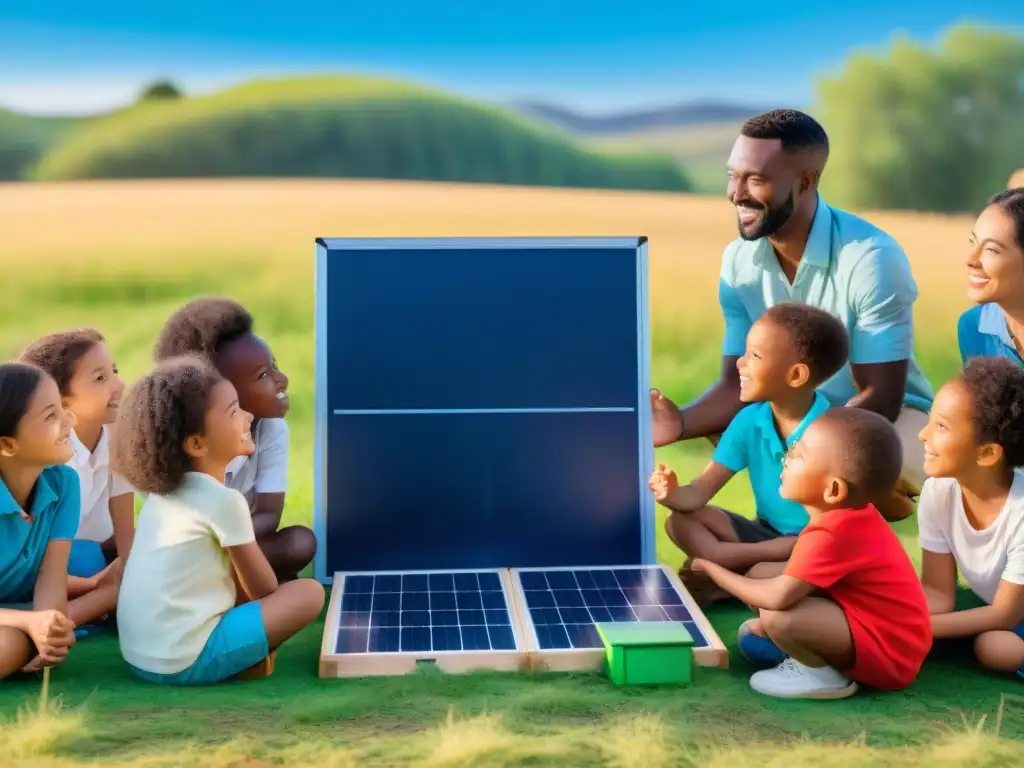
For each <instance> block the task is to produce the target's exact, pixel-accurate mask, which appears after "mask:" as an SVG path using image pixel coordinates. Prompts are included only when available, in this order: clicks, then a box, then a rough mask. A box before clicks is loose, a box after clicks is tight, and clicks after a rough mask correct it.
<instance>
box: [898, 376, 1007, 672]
mask: <svg viewBox="0 0 1024 768" xmlns="http://www.w3.org/2000/svg"><path fill="white" fill-rule="evenodd" d="M921 440H922V441H923V443H924V470H925V473H926V474H927V475H928V480H926V481H925V484H924V487H923V488H922V490H921V501H920V503H919V504H918V507H917V524H918V532H919V538H920V542H921V550H922V563H921V566H922V568H921V582H922V584H923V585H924V590H925V595H926V596H927V598H928V608H929V610H930V612H931V615H932V618H931V621H932V634H933V635H934V636H935V637H936V639H940V640H942V639H953V638H973V641H974V652H975V655H976V656H977V658H978V661H979V662H980V663H981V665H982V666H984V667H987V668H988V669H992V670H995V671H997V672H1005V673H1008V674H1013V673H1014V672H1016V673H1017V674H1018V675H1020V676H1021V677H1024V472H1021V470H1020V467H1022V466H1024V368H1021V367H1020V366H1019V365H1017V364H1016V363H1015V362H1013V361H1012V360H1010V359H1008V358H1006V357H975V358H973V359H972V360H971V361H970V362H969V363H968V364H967V366H966V367H965V368H964V371H963V375H961V376H959V377H957V378H955V379H953V380H952V381H950V382H948V383H947V384H946V385H945V386H944V387H943V388H942V389H940V390H939V392H938V394H936V396H935V404H934V405H933V406H932V411H931V415H930V417H929V420H928V425H927V426H926V427H925V428H924V429H923V430H922V431H921ZM957 569H959V570H960V572H961V573H962V574H963V576H964V579H965V580H966V581H967V584H968V585H969V586H970V587H971V589H972V590H973V591H974V593H975V594H976V595H977V596H978V597H979V598H980V599H981V600H982V601H983V602H984V605H982V606H981V607H978V608H971V609H968V610H963V611H957V610H956V609H955V598H956V584H957Z"/></svg>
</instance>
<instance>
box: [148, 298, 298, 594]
mask: <svg viewBox="0 0 1024 768" xmlns="http://www.w3.org/2000/svg"><path fill="white" fill-rule="evenodd" d="M179 355H191V356H196V357H201V358H203V359H205V360H207V361H209V362H210V363H211V364H212V365H213V366H214V367H216V368H217V370H218V371H219V372H220V374H221V375H222V376H223V377H224V378H226V379H227V380H228V381H230V382H231V383H232V385H233V386H234V387H235V390H236V391H237V392H238V402H239V407H240V408H242V409H243V410H245V411H248V412H249V413H251V414H252V415H253V418H254V421H253V426H252V438H253V443H254V444H255V449H254V450H253V451H252V452H251V454H250V455H248V456H238V457H237V458H235V460H234V461H232V462H231V464H230V465H229V466H228V468H227V476H226V478H227V479H226V482H227V485H228V486H229V487H231V488H234V489H235V490H237V491H239V492H240V493H241V494H242V495H243V496H245V498H246V500H247V501H248V503H249V508H250V510H251V511H252V523H253V529H254V530H255V531H256V541H258V542H259V545H260V548H261V549H262V550H263V553H264V554H265V555H266V556H267V560H269V561H270V565H271V566H272V567H273V569H274V573H276V574H277V577H278V579H281V580H287V579H294V578H296V577H297V575H298V574H299V572H300V571H302V569H303V568H305V567H306V566H307V565H309V564H310V563H311V562H312V560H313V557H314V555H315V554H316V536H314V535H313V532H312V531H311V530H310V529H309V528H306V527H304V526H301V525H290V526H287V527H285V528H280V525H281V515H282V513H283V512H284V501H285V492H286V491H287V489H288V425H287V424H286V423H285V420H284V417H285V415H286V414H287V413H288V405H289V402H288V377H287V376H285V375H284V373H282V372H281V371H280V370H279V369H278V367H277V361H276V360H275V359H274V356H273V355H272V354H271V352H270V347H268V346H267V343H266V342H265V341H264V340H263V339H261V338H260V337H259V336H256V335H255V334H254V333H253V318H252V315H250V314H249V312H248V311H246V309H245V308H244V307H243V306H241V305H240V304H238V303H237V302H234V301H231V300H229V299H218V298H203V299H197V300H195V301H192V302H190V303H188V304H186V305H185V306H183V307H181V308H180V309H179V310H178V311H177V312H175V313H174V314H173V315H172V316H171V318H170V319H169V320H168V321H167V323H166V324H165V325H164V328H163V330H162V331H161V333H160V338H159V339H158V341H157V344H156V353H155V356H156V360H157V361H158V362H159V361H161V360H166V359H169V358H172V357H177V356H179Z"/></svg>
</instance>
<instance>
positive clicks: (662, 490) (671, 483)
mask: <svg viewBox="0 0 1024 768" xmlns="http://www.w3.org/2000/svg"><path fill="white" fill-rule="evenodd" d="M647 484H648V486H650V489H651V491H652V492H653V493H654V500H655V501H658V502H661V501H664V500H665V499H666V498H667V497H668V495H669V494H670V493H672V491H674V490H675V489H676V488H678V487H679V478H677V477H676V473H675V472H673V471H672V470H671V469H669V468H668V467H666V466H665V465H664V464H659V465H658V468H657V469H656V470H654V472H652V473H651V479H650V480H649V481H648V482H647Z"/></svg>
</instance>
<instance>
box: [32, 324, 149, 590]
mask: <svg viewBox="0 0 1024 768" xmlns="http://www.w3.org/2000/svg"><path fill="white" fill-rule="evenodd" d="M21 359H22V361H23V362H26V363H31V364H32V365H36V366H38V367H40V368H42V369H43V370H44V371H46V372H47V373H48V374H50V376H52V377H53V380H54V381H55V382H56V383H57V388H58V390H60V395H61V399H62V401H63V403H64V407H65V408H66V409H67V410H69V411H71V413H73V414H74V416H75V428H74V430H73V431H72V433H71V447H72V449H73V451H74V453H73V455H72V457H71V461H69V462H68V465H69V466H70V467H71V468H72V469H74V470H75V471H76V472H77V473H78V480H79V485H80V487H81V499H82V508H81V516H80V518H79V521H78V533H77V534H76V536H75V540H74V541H73V542H72V544H71V557H70V559H69V561H68V574H69V577H68V595H69V596H70V597H78V596H80V595H85V594H88V593H90V592H92V591H94V590H95V589H96V588H97V586H98V585H99V584H100V583H103V582H104V581H105V580H113V581H114V582H117V581H120V573H121V570H122V568H123V567H124V561H125V559H126V558H127V557H128V552H129V551H130V550H131V546H132V537H133V536H134V534H135V493H134V490H133V489H132V487H131V486H130V485H128V483H126V482H125V481H124V479H123V478H121V477H119V476H118V475H116V474H114V473H112V472H111V471H110V433H109V432H110V430H109V428H110V425H112V424H113V423H114V421H115V420H116V418H117V409H118V407H119V406H120V403H121V395H122V394H123V393H124V382H123V381H121V377H120V376H119V375H118V371H117V365H116V364H115V363H114V360H113V357H112V356H111V354H110V350H109V349H108V348H107V345H106V342H105V340H104V338H103V336H102V335H101V334H100V333H98V332H97V331H94V330H91V329H80V330H74V331H63V332H59V333H52V334H49V335H47V336H43V337H42V338H40V339H37V340H36V341H34V342H32V343H31V344H29V345H28V347H26V348H25V350H24V351H23V352H22V355H21ZM115 602H116V595H115V598H114V601H112V602H111V603H110V605H109V606H108V610H113V609H114V603H115Z"/></svg>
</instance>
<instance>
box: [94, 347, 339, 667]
mask: <svg viewBox="0 0 1024 768" xmlns="http://www.w3.org/2000/svg"><path fill="white" fill-rule="evenodd" d="M252 423H253V417H252V415H251V414H249V413H247V412H246V411H245V410H244V409H243V408H242V407H241V405H240V404H239V396H238V393H237V392H236V391H235V387H234V386H233V385H232V384H231V382H230V381H228V380H226V379H225V378H223V377H222V376H221V375H220V374H219V373H218V372H217V370H216V369H215V368H213V367H211V366H210V365H209V364H208V363H206V362H205V361H203V360H200V359H190V358H179V359H172V360H168V361H165V362H164V363H161V364H160V365H158V366H157V367H156V368H155V369H154V370H153V371H152V372H151V373H149V374H148V375H146V376H144V377H142V378H141V379H140V380H139V381H138V382H136V383H135V384H134V385H132V387H131V388H130V389H129V390H128V393H127V395H126V396H125V398H124V404H123V407H122V413H121V416H120V418H119V420H118V423H117V426H116V428H115V433H114V440H113V446H112V448H113V453H112V457H113V464H114V467H115V468H116V469H117V471H119V472H120V473H121V474H123V475H124V477H125V478H127V480H128V481H129V482H130V483H132V485H133V486H134V487H135V488H137V489H138V490H139V491H141V492H143V493H147V494H149V497H148V498H147V499H146V503H145V504H144V505H143V507H142V509H141V510H140V512H139V518H138V522H137V525H136V532H135V542H134V544H133V546H132V551H131V554H130V555H129V556H128V562H127V564H126V565H125V569H124V577H123V581H122V585H121V595H120V598H119V600H118V625H119V632H120V644H121V653H122V655H123V656H124V659H125V661H127V662H128V664H129V666H131V668H132V670H133V671H134V672H135V673H136V674H137V675H138V676H139V677H141V678H143V679H145V680H149V681H151V682H156V683H164V684H170V685H204V684H211V683H216V682H220V681H222V680H226V679H228V678H232V677H238V676H243V677H249V676H265V675H267V674H270V672H271V671H272V670H273V658H274V657H273V651H275V650H276V649H277V648H278V647H279V646H280V645H281V644H282V643H284V642H285V641H286V640H287V639H288V638H290V637H292V636H293V635H294V634H295V633H296V632H298V631H299V630H300V629H302V628H303V627H305V626H306V625H308V624H309V623H310V622H312V621H313V620H314V619H315V618H316V617H317V615H318V614H319V613H320V609H321V608H322V607H323V603H324V589H323V587H322V586H321V585H320V584H319V583H318V582H316V581H313V580H312V579H297V580H295V581H291V582H288V583H285V584H279V583H278V580H277V577H276V576H275V574H274V570H273V568H271V566H270V564H269V563H268V562H267V558H266V556H265V555H264V554H263V552H262V550H261V549H260V546H259V544H258V543H257V542H256V537H255V533H254V531H253V521H252V517H251V516H250V513H249V505H248V504H247V503H246V500H245V497H244V496H242V494H241V493H239V492H238V491H236V490H234V489H232V488H229V487H227V486H226V485H225V484H224V480H225V475H226V473H227V468H228V465H229V464H231V462H232V461H233V460H234V459H235V458H236V457H237V456H246V455H248V454H250V453H252V451H253V450H254V446H253V441H252V434H251V425H252Z"/></svg>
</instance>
